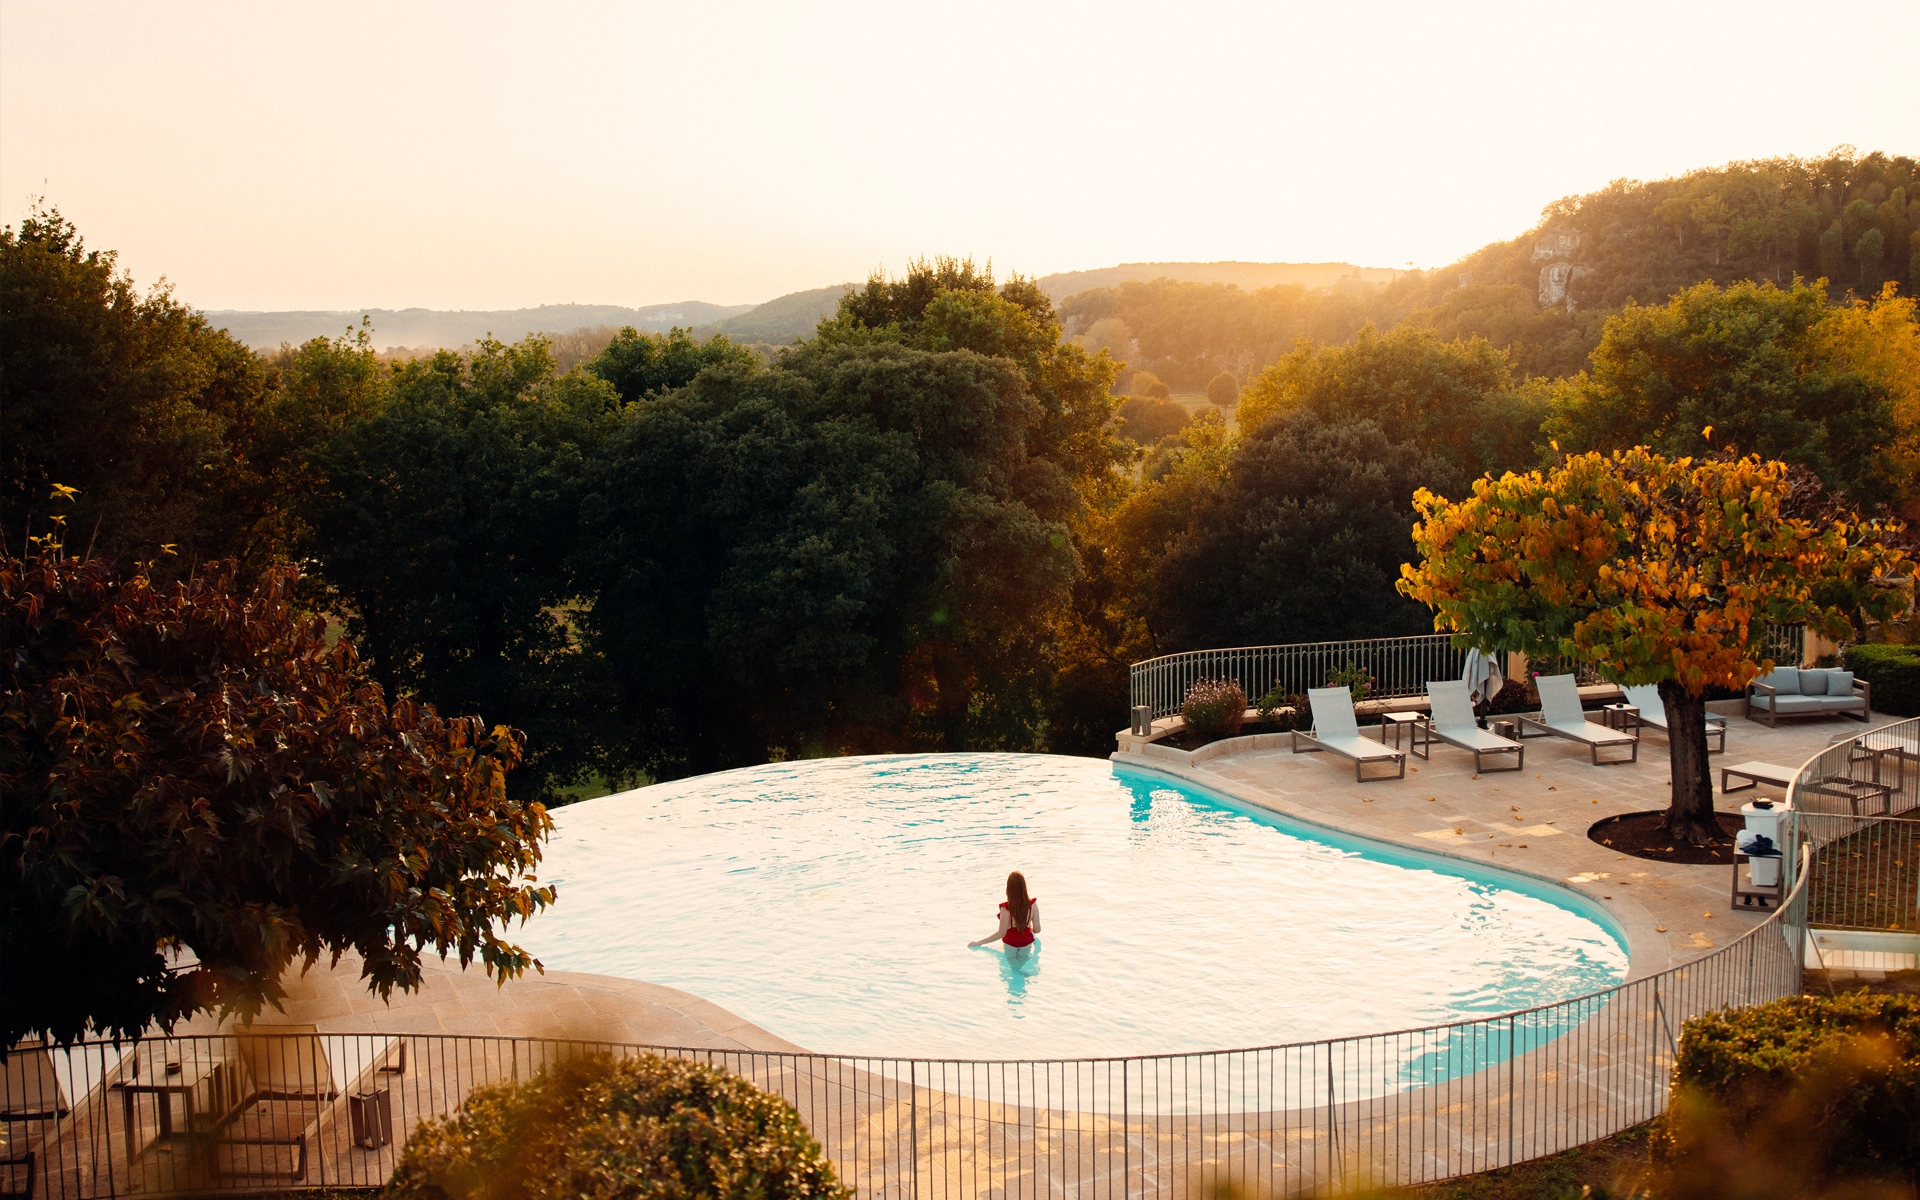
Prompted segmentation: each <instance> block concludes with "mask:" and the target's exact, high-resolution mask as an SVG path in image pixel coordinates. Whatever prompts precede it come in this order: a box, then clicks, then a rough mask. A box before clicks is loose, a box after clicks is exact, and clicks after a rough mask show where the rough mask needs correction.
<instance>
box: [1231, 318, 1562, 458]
mask: <svg viewBox="0 0 1920 1200" xmlns="http://www.w3.org/2000/svg"><path fill="white" fill-rule="evenodd" d="M1293 409H1306V410H1307V411H1309V412H1312V413H1313V414H1315V415H1316V416H1317V417H1319V419H1320V420H1321V421H1322V422H1325V423H1335V422H1339V421H1343V420H1348V419H1363V420H1369V421H1372V422H1374V423H1375V424H1377V425H1378V426H1379V427H1380V428H1381V429H1383V430H1388V431H1390V432H1391V434H1392V436H1393V437H1394V438H1395V439H1397V440H1400V441H1405V442H1411V443H1412V444H1414V445H1415V446H1418V447H1420V448H1421V449H1422V450H1425V451H1428V452H1430V453H1433V454H1436V455H1439V456H1441V457H1442V458H1443V459H1444V460H1445V461H1446V462H1447V464H1448V465H1449V467H1450V468H1451V469H1452V470H1454V471H1457V472H1464V473H1465V474H1467V475H1477V474H1479V473H1481V472H1482V471H1501V470H1506V469H1509V468H1513V467H1518V466H1522V465H1525V464H1526V463H1527V462H1530V461H1531V460H1532V459H1533V449H1532V442H1533V440H1534V437H1535V435H1536V434H1537V432H1538V430H1539V428H1540V421H1541V420H1542V419H1543V418H1544V417H1545V415H1546V412H1545V405H1544V397H1542V396H1541V395H1540V394H1539V391H1538V389H1529V388H1526V387H1523V386H1520V385H1516V383H1515V382H1514V379H1513V375H1512V372H1511V369H1510V368H1509V366H1508V362H1507V356H1506V354H1505V353H1503V352H1502V351H1500V350H1497V349H1495V348H1494V347H1493V345H1492V344H1491V343H1490V342H1488V341H1487V340H1486V339H1484V338H1472V339H1467V340H1460V341H1451V342H1446V341H1442V340H1440V338H1439V337H1438V336H1437V335H1435V334H1434V333H1432V332H1431V331H1429V330H1425V329H1419V328H1413V327H1406V326H1403V327H1400V328H1397V329H1391V330H1388V331H1387V332H1386V333H1380V332H1378V331H1377V330H1375V329H1373V328H1372V327H1371V326H1369V327H1368V328H1365V329H1362V330H1361V331H1360V333H1359V336H1357V337H1356V338H1355V339H1354V341H1353V343H1352V344H1351V345H1348V346H1312V345H1301V346H1299V347H1297V348H1295V349H1294V350H1293V351H1292V352H1291V353H1289V354H1288V355H1286V357H1284V358H1282V359H1281V360H1280V361H1279V362H1276V363H1274V364H1273V365H1272V366H1270V367H1268V368H1267V369H1266V370H1264V371H1262V372H1261V373H1260V374H1259V375H1258V376H1256V377H1255V378H1254V379H1253V380H1252V381H1251V382H1249V383H1248V385H1247V388H1246V392H1245V395H1244V397H1243V398H1242V400H1241V402H1240V409H1239V413H1238V418H1237V419H1238V421H1239V424H1240V427H1241V428H1242V429H1245V430H1247V431H1249V432H1251V431H1253V430H1256V429H1258V428H1259V427H1260V425H1261V424H1262V423H1264V422H1265V421H1267V420H1269V419H1271V418H1272V417H1273V416H1275V415H1277V414H1280V413H1284V412H1288V411H1291V410H1293Z"/></svg>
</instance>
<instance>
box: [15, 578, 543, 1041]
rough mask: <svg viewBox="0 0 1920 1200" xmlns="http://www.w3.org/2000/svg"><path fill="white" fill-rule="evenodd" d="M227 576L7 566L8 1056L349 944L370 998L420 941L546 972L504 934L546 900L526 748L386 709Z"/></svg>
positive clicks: (247, 998)
mask: <svg viewBox="0 0 1920 1200" xmlns="http://www.w3.org/2000/svg"><path fill="white" fill-rule="evenodd" d="M235 573H236V572H235V567H234V566H233V565H232V564H231V563H228V564H214V565H209V566H203V567H202V568H201V569H200V570H198V571H197V572H195V573H193V574H192V575H190V576H189V577H188V578H186V579H184V580H181V581H178V582H175V583H172V584H159V583H156V582H155V581H154V580H153V579H152V577H151V576H150V575H149V574H148V573H147V572H146V571H144V570H135V571H133V572H132V573H131V574H128V575H125V576H121V575H118V574H116V572H114V571H113V570H112V569H111V567H110V566H109V564H108V563H107V561H106V560H105V559H102V558H99V557H94V558H88V559H78V558H71V557H67V556H65V555H64V554H63V553H62V552H61V550H60V548H59V546H58V544H57V542H43V543H42V544H41V545H40V547H39V548H38V549H37V550H36V552H35V553H33V554H32V555H30V556H29V557H27V558H25V559H22V558H18V557H14V556H11V555H0V679H3V680H4V689H3V690H0V704H3V705H4V708H0V871H4V872H5V874H6V877H7V880H8V885H7V888H6V911H5V915H4V920H0V958H4V960H5V961H6V962H7V963H8V964H9V966H8V969H7V970H6V971H4V972H0V1014H4V1019H3V1020H0V1026H3V1027H0V1039H4V1043H5V1044H7V1045H11V1044H13V1042H14V1041H15V1040H16V1039H18V1038H21V1037H25V1036H28V1035H30V1034H35V1033H41V1032H44V1033H48V1034H51V1035H53V1036H54V1037H56V1038H59V1039H62V1040H67V1039H72V1038H75V1037H79V1036H81V1035H82V1034H85V1033H89V1032H91V1033H103V1034H113V1035H119V1036H138V1035H139V1034H141V1033H142V1032H144V1031H145V1030H146V1029H147V1027H148V1025H149V1024H150V1023H155V1022H157V1023H158V1024H159V1025H160V1026H161V1027H162V1028H171V1027H172V1025H173V1024H174V1022H175V1021H177V1020H178V1019H180V1018H181V1017H183V1016H185V1015H187V1014H189V1013H192V1012H194V1011H197V1010H201V1009H214V1008H217V1009H222V1010H237V1011H239V1012H241V1013H244V1014H251V1013H253V1012H255V1011H257V1010H258V1009H259V1008H260V1006H261V1005H262V1004H263V1003H271V1002H274V1001H275V1000H277V999H278V998H279V997H280V996H281V995H282V994H283V993H282V991H281V986H280V980H281V975H282V972H283V971H284V970H285V969H286V968H287V966H288V965H289V964H291V963H292V962H293V961H294V960H296V959H302V960H304V961H306V962H308V963H311V962H312V961H313V960H314V959H316V958H317V957H319V956H320V955H322V954H333V955H337V954H339V953H341V952H342V951H346V950H353V951H355V952H357V953H359V954H360V955H361V956H362V957H363V958H364V959H365V963H366V968H365V970H366V975H367V978H368V979H369V982H370V983H371V984H372V986H373V987H374V988H375V989H376V990H377V991H378V992H379V993H380V994H381V995H383V996H384V995H386V994H387V993H388V992H389V990H390V989H392V988H394V987H396V986H397V987H401V988H409V989H410V988H413V987H415V986H417V985H418V983H419V981H420V960H421V954H422V952H423V951H424V950H427V949H429V948H430V949H432V950H434V951H436V952H438V953H441V954H447V953H452V954H455V955H457V956H458V958H459V960H460V962H461V963H462V964H466V963H468V962H471V961H473V960H475V959H478V960H479V961H481V962H482V963H484V964H485V966H486V968H487V969H488V970H489V971H490V972H500V973H503V974H506V975H514V974H518V973H519V972H521V971H523V970H525V969H526V968H527V967H529V966H537V965H538V964H537V963H536V962H535V961H534V960H533V959H532V958H531V957H530V956H528V955H527V954H526V953H525V952H524V951H522V950H521V949H520V948H519V947H517V946H515V945H513V944H512V943H510V942H508V941H507V940H505V938H504V937H503V936H502V930H503V928H504V926H505V924H506V923H507V922H509V921H511V920H513V919H516V918H525V917H527V916H530V915H532V914H533V913H534V912H536V911H538V910H539V909H540V908H542V907H543V906H545V905H546V904H548V903H550V902H551V901H552V899H553V896H554V892H553V889H552V888H551V887H542V886H538V885H537V884H536V882H535V881H534V880H533V878H532V876H531V872H532V870H533V868H534V867H535V865H536V864H537V863H538V862H539V859H540V849H539V842H540V840H541V838H542V837H543V836H544V835H545V834H546V832H547V831H548V829H549V828H550V827H551V826H550V822H549V820H548V818H547V815H546V811H545V810H544V809H543V808H542V807H541V806H540V805H538V804H530V803H524V802H521V801H517V800H514V799H512V798H510V797H509V795H508V793H507V787H506V775H507V772H508V771H509V770H511V769H512V768H513V766H514V765H515V764H516V763H517V762H518V761H519V757H520V750H521V743H522V738H521V735H520V734H519V733H518V732H517V731H515V730H512V729H509V728H506V727H503V726H494V727H492V728H491V729H489V728H488V727H487V726H485V725H484V724H483V723H482V722H481V721H480V719H479V718H478V717H459V718H443V717H441V716H439V715H437V713H436V712H435V711H434V709H433V708H432V707H430V706H423V705H420V704H416V703H414V702H413V701H411V700H396V701H391V702H390V701H389V700H388V699H387V698H386V696H385V694H384V693H383V692H382V690H381V689H380V688H379V687H378V686H377V685H375V684H373V683H372V682H371V681H370V680H369V679H368V678H367V677H366V675H365V673H364V672H363V671H362V670H361V668H360V665H359V660H358V658H357V656H356V655H355V653H354V648H353V644H352V642H351V641H348V640H344V639H343V640H340V641H337V642H335V643H333V644H329V643H328V640H327V637H326V630H325V622H324V621H322V620H320V619H318V618H312V617H302V616H300V615H299V614H298V611H297V607H296V604H295V601H294V584H295V581H296V572H295V571H294V570H293V569H291V568H275V569H271V570H269V571H267V572H266V573H265V576H264V578H263V580H262V581H261V583H260V584H259V585H258V586H257V587H255V588H253V589H252V590H250V591H241V590H236V588H235V586H234V580H235ZM25 964H32V965H31V967H28V966H26V965H25Z"/></svg>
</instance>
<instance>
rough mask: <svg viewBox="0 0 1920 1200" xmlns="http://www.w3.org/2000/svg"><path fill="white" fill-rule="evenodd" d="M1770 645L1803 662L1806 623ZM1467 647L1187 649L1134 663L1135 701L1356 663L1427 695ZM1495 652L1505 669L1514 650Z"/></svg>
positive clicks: (1421, 643)
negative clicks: (1209, 682)
mask: <svg viewBox="0 0 1920 1200" xmlns="http://www.w3.org/2000/svg"><path fill="white" fill-rule="evenodd" d="M1767 645H1768V649H1769V653H1770V655H1771V657H1772V658H1773V659H1774V660H1775V661H1777V662H1782V663H1798V662H1800V661H1801V659H1802V656H1803V653H1804V649H1805V645H1806V627H1805V626H1802V625H1770V626H1768V627H1767ZM1467 654H1468V651H1466V650H1461V649H1456V648H1455V647H1454V644H1453V636H1452V635H1451V634H1444V633H1430V634H1421V635H1417V636H1414V637H1397V638H1360V639H1356V640H1354V641H1345V642H1298V643H1294V644H1291V645H1284V646H1235V647H1232V648H1229V649H1224V650H1186V651H1182V652H1180V653H1178V654H1164V655H1161V656H1160V657H1159V658H1149V659H1147V660H1146V661H1144V662H1137V663H1134V664H1133V665H1132V666H1131V667H1130V668H1128V674H1127V694H1128V704H1129V705H1130V706H1132V707H1134V708H1139V707H1141V706H1142V705H1144V706H1146V707H1148V708H1150V709H1151V710H1152V714H1153V716H1154V717H1155V718H1156V719H1157V718H1160V717H1165V716H1171V715H1172V714H1174V713H1177V712H1179V711H1180V705H1181V703H1182V702H1183V701H1185V700H1186V697H1187V689H1188V688H1189V687H1192V686H1193V685H1194V684H1195V683H1196V682H1198V681H1200V680H1202V679H1232V680H1234V681H1236V682H1237V683H1239V685H1240V690H1241V691H1242V692H1245V693H1246V696H1247V701H1248V703H1252V702H1254V701H1256V700H1258V699H1259V698H1260V697H1261V696H1264V695H1265V694H1266V693H1267V692H1268V691H1269V690H1271V689H1274V688H1278V689H1279V690H1280V692H1281V693H1282V694H1283V695H1298V694H1304V693H1305V692H1306V690H1307V689H1308V688H1315V687H1323V686H1325V685H1326V683H1327V681H1328V679H1329V678H1330V677H1331V676H1332V675H1333V674H1334V672H1336V671H1349V670H1353V669H1356V668H1357V669H1359V670H1361V671H1364V672H1366V674H1367V675H1368V676H1369V677H1370V678H1371V679H1372V680H1373V690H1372V694H1373V695H1375V696H1379V697H1382V698H1385V699H1393V698H1395V697H1400V696H1424V695H1425V694H1426V691H1427V683H1428V681H1430V680H1435V679H1459V678H1460V677H1461V676H1462V675H1463V674H1464V673H1465V671H1466V665H1467ZM1494 657H1495V658H1496V660H1497V661H1498V662H1499V663H1500V664H1501V667H1500V669H1501V671H1502V673H1504V672H1505V669H1506V662H1507V656H1506V655H1505V654H1504V653H1500V654H1497V655H1495V656H1494ZM1576 673H1577V675H1578V676H1579V680H1580V682H1581V683H1583V684H1591V683H1600V682H1603V681H1604V674H1603V672H1601V670H1600V669H1599V668H1598V667H1595V666H1593V665H1592V664H1582V665H1581V666H1580V667H1579V668H1578V669H1577V672H1576Z"/></svg>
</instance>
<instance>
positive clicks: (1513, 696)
mask: <svg viewBox="0 0 1920 1200" xmlns="http://www.w3.org/2000/svg"><path fill="white" fill-rule="evenodd" d="M1539 707H1540V692H1539V689H1537V688H1536V687H1535V686H1534V683H1533V681H1532V680H1531V679H1529V680H1528V681H1527V682H1525V683H1521V682H1520V681H1519V680H1517V679H1509V680H1507V681H1506V682H1505V683H1503V684H1501V685H1500V690H1499V691H1497V692H1495V693H1494V694H1493V699H1492V700H1489V701H1488V702H1487V713H1488V714H1489V715H1490V716H1501V715H1504V714H1506V713H1523V712H1532V711H1534V710H1535V709H1537V708H1539Z"/></svg>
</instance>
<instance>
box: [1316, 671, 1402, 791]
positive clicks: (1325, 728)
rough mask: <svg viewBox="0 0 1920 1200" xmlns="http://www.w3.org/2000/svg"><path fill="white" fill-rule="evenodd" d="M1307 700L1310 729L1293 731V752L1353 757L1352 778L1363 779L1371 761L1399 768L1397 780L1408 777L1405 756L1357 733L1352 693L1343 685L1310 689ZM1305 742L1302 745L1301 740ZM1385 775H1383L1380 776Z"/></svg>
mask: <svg viewBox="0 0 1920 1200" xmlns="http://www.w3.org/2000/svg"><path fill="white" fill-rule="evenodd" d="M1307 703H1308V704H1309V705H1310V706H1311V707H1312V708H1313V732H1312V733H1310V734H1309V733H1301V732H1300V731H1299V730H1298V729H1296V730H1294V731H1293V752H1294V753H1295V754H1313V753H1317V752H1318V751H1321V750H1326V751H1329V752H1331V753H1333V754H1338V755H1339V756H1340V757H1342V758H1350V759H1352V760H1353V778H1354V781H1355V782H1356V783H1364V782H1366V780H1365V778H1364V777H1363V776H1362V775H1361V774H1360V772H1361V769H1362V768H1364V767H1365V766H1366V765H1367V764H1368V763H1370V762H1391V763H1395V764H1397V765H1398V766H1399V768H1400V773H1399V775H1397V776H1395V778H1398V779H1405V778H1406V777H1407V756H1406V753H1405V752H1404V751H1400V750H1395V749H1393V748H1392V747H1390V746H1387V745H1385V744H1384V743H1381V742H1376V741H1374V740H1373V739H1372V738H1366V737H1361V736H1360V722H1359V721H1358V720H1356V719H1355V718H1354V715H1353V693H1352V692H1350V691H1348V690H1347V689H1346V688H1343V687H1329V688H1310V689H1308V691H1307ZM1303 741H1304V742H1306V743H1307V744H1306V745H1305V746H1302V745H1301V744H1300V743H1301V742H1303ZM1383 778H1384V776H1383Z"/></svg>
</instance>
